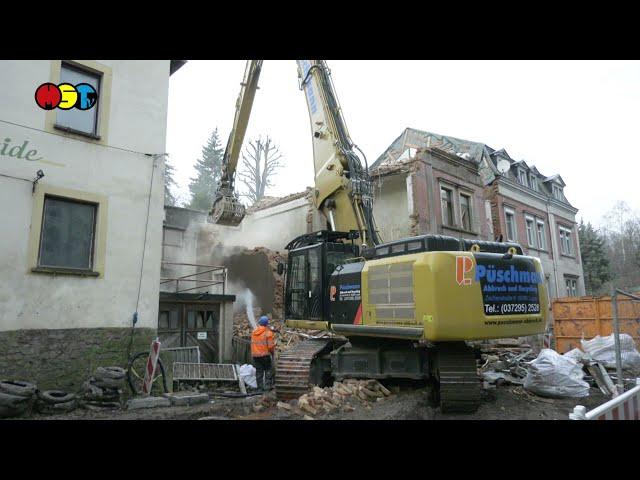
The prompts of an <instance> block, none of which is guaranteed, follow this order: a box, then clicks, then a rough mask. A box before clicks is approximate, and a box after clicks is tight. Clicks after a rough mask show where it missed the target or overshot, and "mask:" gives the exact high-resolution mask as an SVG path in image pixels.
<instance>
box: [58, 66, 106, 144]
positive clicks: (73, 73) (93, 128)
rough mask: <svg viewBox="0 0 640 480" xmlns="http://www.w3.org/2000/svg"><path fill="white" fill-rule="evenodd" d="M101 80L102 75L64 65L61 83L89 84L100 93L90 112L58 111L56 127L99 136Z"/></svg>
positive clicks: (72, 109)
mask: <svg viewBox="0 0 640 480" xmlns="http://www.w3.org/2000/svg"><path fill="white" fill-rule="evenodd" d="M100 79H101V75H100V74H97V73H93V72H90V71H89V70H86V69H81V68H79V67H76V66H75V65H70V64H68V63H63V64H62V67H61V69H60V83H70V84H71V85H78V84H79V83H88V84H89V85H91V86H92V87H93V88H95V89H96V92H98V103H97V104H96V105H95V106H94V107H93V108H90V109H89V110H80V109H78V108H71V109H69V110H62V109H57V110H56V126H57V127H62V128H65V129H70V130H73V131H75V132H78V133H84V134H88V135H91V136H97V131H98V130H97V126H98V108H99V102H100Z"/></svg>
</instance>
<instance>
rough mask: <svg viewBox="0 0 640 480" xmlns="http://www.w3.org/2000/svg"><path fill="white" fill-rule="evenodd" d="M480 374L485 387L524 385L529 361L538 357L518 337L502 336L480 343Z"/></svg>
mask: <svg viewBox="0 0 640 480" xmlns="http://www.w3.org/2000/svg"><path fill="white" fill-rule="evenodd" d="M480 350H481V352H482V354H481V357H480V358H481V366H480V374H481V376H482V378H483V385H484V388H485V389H490V388H495V387H496V386H498V385H502V384H513V385H522V384H523V383H524V378H525V377H526V376H527V373H528V369H527V363H528V362H530V361H531V360H534V359H535V358H536V352H535V350H534V349H533V348H531V346H530V345H529V344H528V343H525V342H524V341H523V340H519V339H516V338H501V339H498V340H496V341H493V342H491V343H484V344H482V345H480Z"/></svg>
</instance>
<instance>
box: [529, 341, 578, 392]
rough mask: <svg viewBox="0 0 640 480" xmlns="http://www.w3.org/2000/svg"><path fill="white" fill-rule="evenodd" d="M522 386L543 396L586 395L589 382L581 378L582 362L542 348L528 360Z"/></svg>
mask: <svg viewBox="0 0 640 480" xmlns="http://www.w3.org/2000/svg"><path fill="white" fill-rule="evenodd" d="M528 365H529V372H528V373H527V376H526V377H525V379H524V385H523V386H524V388H525V389H526V390H529V391H530V392H533V393H535V394H537V395H540V396H544V397H559V398H562V397H587V396H589V384H588V383H587V382H585V381H584V380H583V377H584V372H583V371H582V364H579V363H576V362H575V361H574V360H572V359H571V358H570V357H566V356H563V355H560V354H559V353H558V352H556V351H555V350H551V349H549V348H544V349H542V350H541V351H540V354H539V355H538V358H536V359H535V360H532V361H531V362H528Z"/></svg>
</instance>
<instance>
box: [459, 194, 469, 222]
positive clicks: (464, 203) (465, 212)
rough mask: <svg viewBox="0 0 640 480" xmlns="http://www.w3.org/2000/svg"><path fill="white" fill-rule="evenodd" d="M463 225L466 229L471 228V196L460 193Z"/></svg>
mask: <svg viewBox="0 0 640 480" xmlns="http://www.w3.org/2000/svg"><path fill="white" fill-rule="evenodd" d="M460 217H461V225H462V228H463V229H465V230H471V196H470V195H465V194H464V193H461V194H460Z"/></svg>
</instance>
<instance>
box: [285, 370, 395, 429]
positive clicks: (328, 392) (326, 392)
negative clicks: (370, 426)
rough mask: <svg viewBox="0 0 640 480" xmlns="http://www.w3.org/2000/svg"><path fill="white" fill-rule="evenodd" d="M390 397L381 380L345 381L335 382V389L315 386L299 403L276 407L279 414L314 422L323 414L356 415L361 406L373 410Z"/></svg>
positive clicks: (294, 402)
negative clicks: (283, 412) (280, 412)
mask: <svg viewBox="0 0 640 480" xmlns="http://www.w3.org/2000/svg"><path fill="white" fill-rule="evenodd" d="M390 396H392V393H391V390H389V389H387V388H386V387H385V386H384V385H382V384H381V383H380V382H378V381H377V380H371V379H370V380H356V379H345V380H343V381H341V382H334V384H333V386H331V387H325V388H320V387H318V386H315V387H313V390H312V391H310V392H309V393H305V394H304V395H302V396H300V398H298V399H297V400H292V401H290V402H277V404H276V406H277V408H278V409H279V410H286V411H290V412H292V413H294V414H297V415H300V416H302V417H303V418H306V419H313V418H314V417H315V416H317V415H319V414H321V413H332V412H352V411H354V410H355V405H358V404H360V405H362V406H363V407H364V408H365V409H367V410H370V409H371V403H373V402H382V401H384V400H385V399H386V398H388V397H390Z"/></svg>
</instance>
